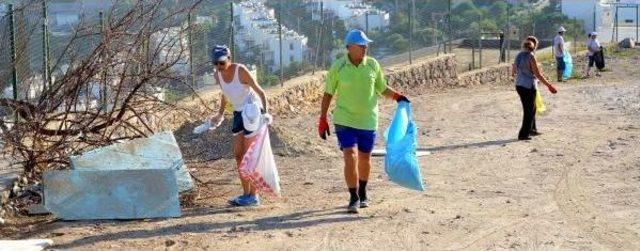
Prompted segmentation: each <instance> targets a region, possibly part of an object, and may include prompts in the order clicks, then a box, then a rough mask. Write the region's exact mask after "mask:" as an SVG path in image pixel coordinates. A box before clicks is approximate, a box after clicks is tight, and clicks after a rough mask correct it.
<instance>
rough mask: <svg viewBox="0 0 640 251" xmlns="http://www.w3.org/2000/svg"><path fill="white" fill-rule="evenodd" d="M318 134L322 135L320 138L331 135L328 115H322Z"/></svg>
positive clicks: (325, 138)
mask: <svg viewBox="0 0 640 251" xmlns="http://www.w3.org/2000/svg"><path fill="white" fill-rule="evenodd" d="M318 135H320V138H321V139H324V140H327V135H331V132H329V122H327V117H320V121H318Z"/></svg>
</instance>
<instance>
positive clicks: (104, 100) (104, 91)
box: [98, 11, 108, 110]
mask: <svg viewBox="0 0 640 251" xmlns="http://www.w3.org/2000/svg"><path fill="white" fill-rule="evenodd" d="M98 17H99V19H100V34H101V35H102V46H105V44H104V42H105V37H106V36H105V29H104V13H103V12H102V11H100V12H99V13H98ZM100 56H101V57H102V58H103V59H102V60H104V57H105V53H104V52H102V53H101V55H100ZM103 67H105V69H102V81H103V83H102V93H101V95H100V101H101V103H102V104H101V108H102V109H104V110H106V109H107V91H108V88H107V85H108V80H107V69H106V66H103Z"/></svg>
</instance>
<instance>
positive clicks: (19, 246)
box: [0, 239, 53, 251]
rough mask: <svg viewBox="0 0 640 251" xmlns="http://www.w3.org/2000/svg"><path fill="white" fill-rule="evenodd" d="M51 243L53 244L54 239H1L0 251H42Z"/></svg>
mask: <svg viewBox="0 0 640 251" xmlns="http://www.w3.org/2000/svg"><path fill="white" fill-rule="evenodd" d="M51 245H53V241H52V240H50V239H31V240H0V251H5V250H21V251H40V250H44V249H45V248H47V247H49V246H51Z"/></svg>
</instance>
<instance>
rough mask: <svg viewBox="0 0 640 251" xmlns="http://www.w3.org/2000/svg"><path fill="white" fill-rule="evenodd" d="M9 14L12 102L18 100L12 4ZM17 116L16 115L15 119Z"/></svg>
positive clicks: (9, 7)
mask: <svg viewBox="0 0 640 251" xmlns="http://www.w3.org/2000/svg"><path fill="white" fill-rule="evenodd" d="M8 13H9V40H10V45H9V46H10V47H11V84H12V87H13V100H18V69H17V67H16V64H17V62H16V57H17V56H16V33H15V21H16V20H15V13H14V12H13V4H9V6H8ZM17 118H18V115H17V114H16V119H17Z"/></svg>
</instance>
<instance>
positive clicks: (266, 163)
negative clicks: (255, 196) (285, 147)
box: [239, 123, 280, 197]
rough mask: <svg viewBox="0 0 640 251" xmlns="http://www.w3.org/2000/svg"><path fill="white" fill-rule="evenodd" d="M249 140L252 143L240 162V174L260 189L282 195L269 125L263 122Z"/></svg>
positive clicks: (271, 193)
mask: <svg viewBox="0 0 640 251" xmlns="http://www.w3.org/2000/svg"><path fill="white" fill-rule="evenodd" d="M248 140H249V141H250V142H251V143H250V145H249V148H248V149H247V153H245V154H244V157H243V158H242V162H241V163H240V167H239V168H240V176H242V178H243V179H246V180H249V181H250V182H251V185H253V186H254V187H255V188H256V189H257V190H258V191H261V192H263V193H265V194H267V195H271V196H274V197H278V196H280V178H279V177H278V169H277V168H276V161H275V159H274V157H273V151H272V150H271V140H270V138H269V127H268V125H267V124H266V123H263V124H262V125H261V126H260V129H259V130H258V134H256V135H255V136H253V137H251V138H249V139H248Z"/></svg>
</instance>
